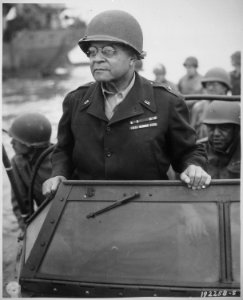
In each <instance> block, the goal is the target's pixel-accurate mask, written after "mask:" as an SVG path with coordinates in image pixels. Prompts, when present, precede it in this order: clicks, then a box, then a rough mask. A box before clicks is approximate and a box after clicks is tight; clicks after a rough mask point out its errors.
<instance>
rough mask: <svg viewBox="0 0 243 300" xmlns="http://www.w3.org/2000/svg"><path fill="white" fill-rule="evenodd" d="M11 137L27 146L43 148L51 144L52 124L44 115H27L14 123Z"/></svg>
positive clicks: (19, 117)
mask: <svg viewBox="0 0 243 300" xmlns="http://www.w3.org/2000/svg"><path fill="white" fill-rule="evenodd" d="M9 135H10V136H11V137H12V138H14V139H15V140H17V141H19V142H20V143H22V144H25V145H26V146H29V147H30V146H33V147H43V146H46V145H48V144H49V142H50V137H51V123H50V121H49V120H48V119H47V118H46V117H45V116H43V115H42V114H39V113H25V114H22V115H20V116H18V117H17V118H16V119H15V120H14V121H13V123H12V125H11V127H10V129H9Z"/></svg>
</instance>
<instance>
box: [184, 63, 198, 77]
mask: <svg viewBox="0 0 243 300" xmlns="http://www.w3.org/2000/svg"><path fill="white" fill-rule="evenodd" d="M185 68H186V73H187V75H188V77H189V78H191V77H194V76H195V75H196V73H197V68H196V67H195V66H193V65H188V64H186V65H185Z"/></svg>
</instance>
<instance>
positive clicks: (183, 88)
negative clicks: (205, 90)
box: [178, 56, 202, 95]
mask: <svg viewBox="0 0 243 300" xmlns="http://www.w3.org/2000/svg"><path fill="white" fill-rule="evenodd" d="M183 65H184V67H185V68H186V75H184V76H183V77H182V78H181V79H180V80H179V83H178V89H179V91H180V92H181V93H182V94H184V95H190V94H201V93H202V84H201V79H202V75H200V74H199V73H198V72H197V68H198V60H197V58H196V57H193V56H189V57H187V59H186V60H185V62H184V64H183Z"/></svg>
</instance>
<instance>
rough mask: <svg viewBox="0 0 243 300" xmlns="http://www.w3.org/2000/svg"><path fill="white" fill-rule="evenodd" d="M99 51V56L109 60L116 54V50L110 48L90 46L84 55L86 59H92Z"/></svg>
mask: <svg viewBox="0 0 243 300" xmlns="http://www.w3.org/2000/svg"><path fill="white" fill-rule="evenodd" d="M99 50H100V51H101V54H102V55H103V56H104V57H106V58H111V57H112V56H113V55H114V54H115V52H116V50H115V49H114V48H113V47H111V46H104V47H95V46H91V47H89V49H88V50H87V52H86V55H87V56H88V57H91V58H94V57H95V56H96V55H97V53H98V52H99Z"/></svg>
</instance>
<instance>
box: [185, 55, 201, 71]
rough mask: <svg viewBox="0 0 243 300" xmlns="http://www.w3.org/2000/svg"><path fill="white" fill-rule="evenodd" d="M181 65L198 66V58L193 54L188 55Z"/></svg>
mask: <svg viewBox="0 0 243 300" xmlns="http://www.w3.org/2000/svg"><path fill="white" fill-rule="evenodd" d="M183 66H193V67H195V68H197V67H198V60H197V58H196V57H194V56H189V57H187V59H186V60H185V62H184V64H183Z"/></svg>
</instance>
